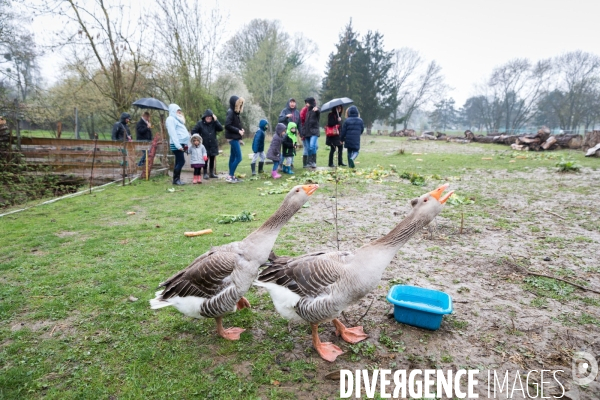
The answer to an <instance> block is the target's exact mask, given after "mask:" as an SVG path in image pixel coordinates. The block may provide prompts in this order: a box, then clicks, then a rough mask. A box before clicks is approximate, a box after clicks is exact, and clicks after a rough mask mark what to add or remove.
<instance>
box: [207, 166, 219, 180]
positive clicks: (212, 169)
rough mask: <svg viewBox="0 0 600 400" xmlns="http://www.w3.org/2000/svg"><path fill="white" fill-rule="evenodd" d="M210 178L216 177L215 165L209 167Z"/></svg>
mask: <svg viewBox="0 0 600 400" xmlns="http://www.w3.org/2000/svg"><path fill="white" fill-rule="evenodd" d="M209 176H210V177H211V178H218V177H219V176H218V175H216V174H215V167H210V175H209Z"/></svg>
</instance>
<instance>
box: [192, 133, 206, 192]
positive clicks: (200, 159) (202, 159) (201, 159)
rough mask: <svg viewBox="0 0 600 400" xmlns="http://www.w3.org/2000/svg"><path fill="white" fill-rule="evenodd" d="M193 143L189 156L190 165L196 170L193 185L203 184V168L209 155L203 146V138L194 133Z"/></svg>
mask: <svg viewBox="0 0 600 400" xmlns="http://www.w3.org/2000/svg"><path fill="white" fill-rule="evenodd" d="M191 142H192V144H191V145H190V147H189V148H188V154H189V155H190V165H191V166H192V168H194V180H193V182H192V183H193V184H196V183H202V168H203V167H204V166H205V164H206V160H208V154H207V153H206V148H205V147H204V145H202V136H200V135H199V134H197V133H194V134H193V135H192V140H191Z"/></svg>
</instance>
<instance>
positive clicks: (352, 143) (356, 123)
mask: <svg viewBox="0 0 600 400" xmlns="http://www.w3.org/2000/svg"><path fill="white" fill-rule="evenodd" d="M364 130H365V125H364V123H363V120H362V119H361V118H360V115H359V114H358V108H356V106H351V107H350V108H348V110H346V120H345V121H344V124H343V125H342V133H341V134H340V139H341V141H342V143H344V147H345V148H346V149H348V164H349V165H350V168H354V160H356V157H358V151H359V150H360V135H362V133H363V132H364Z"/></svg>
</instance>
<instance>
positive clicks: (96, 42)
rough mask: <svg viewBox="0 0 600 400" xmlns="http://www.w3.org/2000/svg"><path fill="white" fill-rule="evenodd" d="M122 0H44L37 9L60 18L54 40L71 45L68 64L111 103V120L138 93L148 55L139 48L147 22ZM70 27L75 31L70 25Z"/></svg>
mask: <svg viewBox="0 0 600 400" xmlns="http://www.w3.org/2000/svg"><path fill="white" fill-rule="evenodd" d="M125 4H127V3H126V2H121V1H118V2H110V3H109V2H108V1H105V0H90V1H87V2H77V1H75V0H64V1H63V0H46V1H45V3H44V5H45V7H44V9H43V10H42V11H44V12H46V13H50V14H52V15H55V16H56V17H57V18H61V19H63V23H64V26H65V30H64V31H63V32H62V33H61V36H60V39H61V40H60V41H59V43H58V44H57V46H59V47H60V48H64V47H67V48H70V49H71V50H72V54H73V57H72V58H71V59H72V60H73V61H71V62H70V63H69V64H70V68H72V69H74V70H75V71H77V73H78V74H79V75H80V76H81V78H82V79H84V80H86V81H88V82H89V83H91V84H93V85H94V86H96V88H97V89H98V91H99V92H100V93H101V94H102V96H104V97H107V98H108V99H110V100H111V102H112V104H113V110H111V111H109V113H110V114H112V117H113V118H117V117H118V115H119V114H120V113H121V112H122V111H125V110H128V109H129V108H130V107H131V103H132V102H133V101H134V100H135V99H136V97H138V95H139V93H140V92H143V91H144V90H145V88H144V87H143V83H144V79H143V75H144V71H143V70H144V68H145V67H147V66H148V65H149V63H148V60H149V59H151V57H152V55H151V54H150V52H149V51H150V49H149V48H148V49H143V46H142V45H143V43H144V40H143V37H144V31H145V29H146V26H147V22H146V21H145V20H144V18H143V17H142V16H141V15H140V16H139V17H138V19H137V20H136V19H135V18H132V10H131V8H130V7H129V6H127V5H125ZM71 26H75V27H76V29H72V28H71V29H69V28H70V27H71Z"/></svg>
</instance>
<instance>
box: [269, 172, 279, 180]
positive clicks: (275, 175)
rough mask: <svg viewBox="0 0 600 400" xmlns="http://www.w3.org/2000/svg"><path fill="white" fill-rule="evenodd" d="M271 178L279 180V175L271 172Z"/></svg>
mask: <svg viewBox="0 0 600 400" xmlns="http://www.w3.org/2000/svg"><path fill="white" fill-rule="evenodd" d="M271 178H273V179H279V178H281V175H279V174H278V173H277V171H271Z"/></svg>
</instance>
